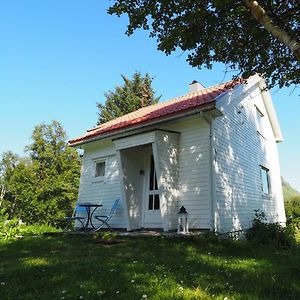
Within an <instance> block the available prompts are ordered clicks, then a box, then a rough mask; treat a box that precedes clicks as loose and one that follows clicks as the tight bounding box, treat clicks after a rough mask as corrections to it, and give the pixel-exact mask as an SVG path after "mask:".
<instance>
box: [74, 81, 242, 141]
mask: <svg viewBox="0 0 300 300" xmlns="http://www.w3.org/2000/svg"><path fill="white" fill-rule="evenodd" d="M239 83H240V81H239V82H227V83H223V84H220V85H217V86H214V87H210V88H206V89H203V90H201V91H199V92H196V93H190V94H186V95H184V96H181V97H177V98H174V99H171V100H168V101H166V102H161V103H158V104H154V105H151V106H147V107H143V108H140V109H138V110H136V111H134V112H132V113H129V114H127V115H124V116H121V117H119V118H116V119H113V120H111V121H109V122H106V123H104V124H101V125H99V126H97V127H95V128H92V129H89V130H87V133H86V134H85V135H82V136H80V137H78V138H75V139H72V140H70V141H69V145H70V146H72V145H76V144H82V143H84V142H87V141H89V140H91V139H94V138H97V137H101V135H103V134H107V133H113V132H115V133H117V132H118V131H119V130H122V129H125V128H131V127H132V128H134V127H135V126H139V125H142V124H143V125H144V124H145V125H146V124H147V123H148V122H151V121H154V120H160V119H162V120H163V119H164V118H167V117H169V116H172V115H176V114H178V113H183V112H187V111H190V110H193V109H196V108H197V109H201V108H203V109H205V108H206V107H208V106H209V107H211V106H212V105H214V103H215V99H216V98H217V97H218V96H219V95H221V94H222V93H224V92H227V91H228V90H230V89H232V88H233V86H235V85H237V84H239Z"/></svg>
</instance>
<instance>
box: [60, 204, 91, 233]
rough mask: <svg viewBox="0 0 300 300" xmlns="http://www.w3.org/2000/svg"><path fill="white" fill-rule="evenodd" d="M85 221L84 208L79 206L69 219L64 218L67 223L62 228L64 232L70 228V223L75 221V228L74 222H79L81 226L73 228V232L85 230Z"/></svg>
mask: <svg viewBox="0 0 300 300" xmlns="http://www.w3.org/2000/svg"><path fill="white" fill-rule="evenodd" d="M85 219H86V209H85V207H81V206H79V205H76V206H75V208H74V211H73V214H72V216H71V217H65V220H67V221H68V223H67V226H66V227H65V228H64V230H67V228H68V227H69V226H70V224H71V223H72V221H75V226H76V221H79V223H80V224H81V227H75V230H81V229H84V228H85V225H84V220H85Z"/></svg>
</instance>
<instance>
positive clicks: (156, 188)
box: [154, 172, 158, 190]
mask: <svg viewBox="0 0 300 300" xmlns="http://www.w3.org/2000/svg"><path fill="white" fill-rule="evenodd" d="M154 176H155V180H154V181H155V190H158V187H157V178H156V172H154Z"/></svg>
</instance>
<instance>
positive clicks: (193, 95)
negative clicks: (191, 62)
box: [87, 80, 233, 132]
mask: <svg viewBox="0 0 300 300" xmlns="http://www.w3.org/2000/svg"><path fill="white" fill-rule="evenodd" d="M232 82H233V81H232V80H231V81H228V82H225V83H220V84H218V85H215V86H211V87H207V88H205V89H202V90H200V91H197V92H193V93H186V94H184V95H181V96H177V97H174V98H171V99H168V100H166V101H163V102H158V103H155V104H151V105H148V106H144V107H141V108H138V109H136V110H134V111H132V112H130V113H127V114H125V115H122V116H120V117H117V118H114V119H112V120H109V121H107V122H105V123H102V124H100V125H98V126H96V127H93V128H90V129H88V130H87V132H91V131H95V130H98V129H101V127H103V126H104V125H105V126H108V125H109V124H110V123H115V122H117V121H118V120H119V119H121V118H124V117H126V116H130V115H133V114H134V113H138V112H141V111H143V110H147V109H153V108H154V107H164V106H167V105H168V104H171V103H172V102H177V101H178V102H180V101H184V100H187V99H186V98H192V97H197V96H200V95H202V94H204V92H207V91H209V90H211V92H212V91H214V90H216V89H220V88H224V87H225V86H226V85H230V83H232ZM188 96H189V97H188ZM191 96H192V97H191ZM181 98H182V99H181Z"/></svg>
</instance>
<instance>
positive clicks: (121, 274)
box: [0, 234, 300, 300]
mask: <svg viewBox="0 0 300 300" xmlns="http://www.w3.org/2000/svg"><path fill="white" fill-rule="evenodd" d="M117 240H118V241H119V243H117V244H113V245H110V246H108V245H104V244H99V243H95V240H94V238H93V237H92V236H90V235H87V236H86V235H62V234H52V235H49V236H45V235H44V236H37V237H26V238H23V239H21V240H17V241H6V242H4V241H2V242H0V299H14V300H16V299H22V300H23V299H30V300H33V299H39V300H40V299H129V300H131V299H222V300H223V299H225V298H227V299H300V273H299V270H300V252H299V249H293V250H274V249H270V248H262V247H257V246H251V245H249V244H246V243H241V242H232V241H222V242H219V241H216V240H215V239H210V238H204V237H196V238H187V239H185V238H174V237H172V238H171V237H169V238H167V237H118V238H117ZM143 297H144V298H143Z"/></svg>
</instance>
